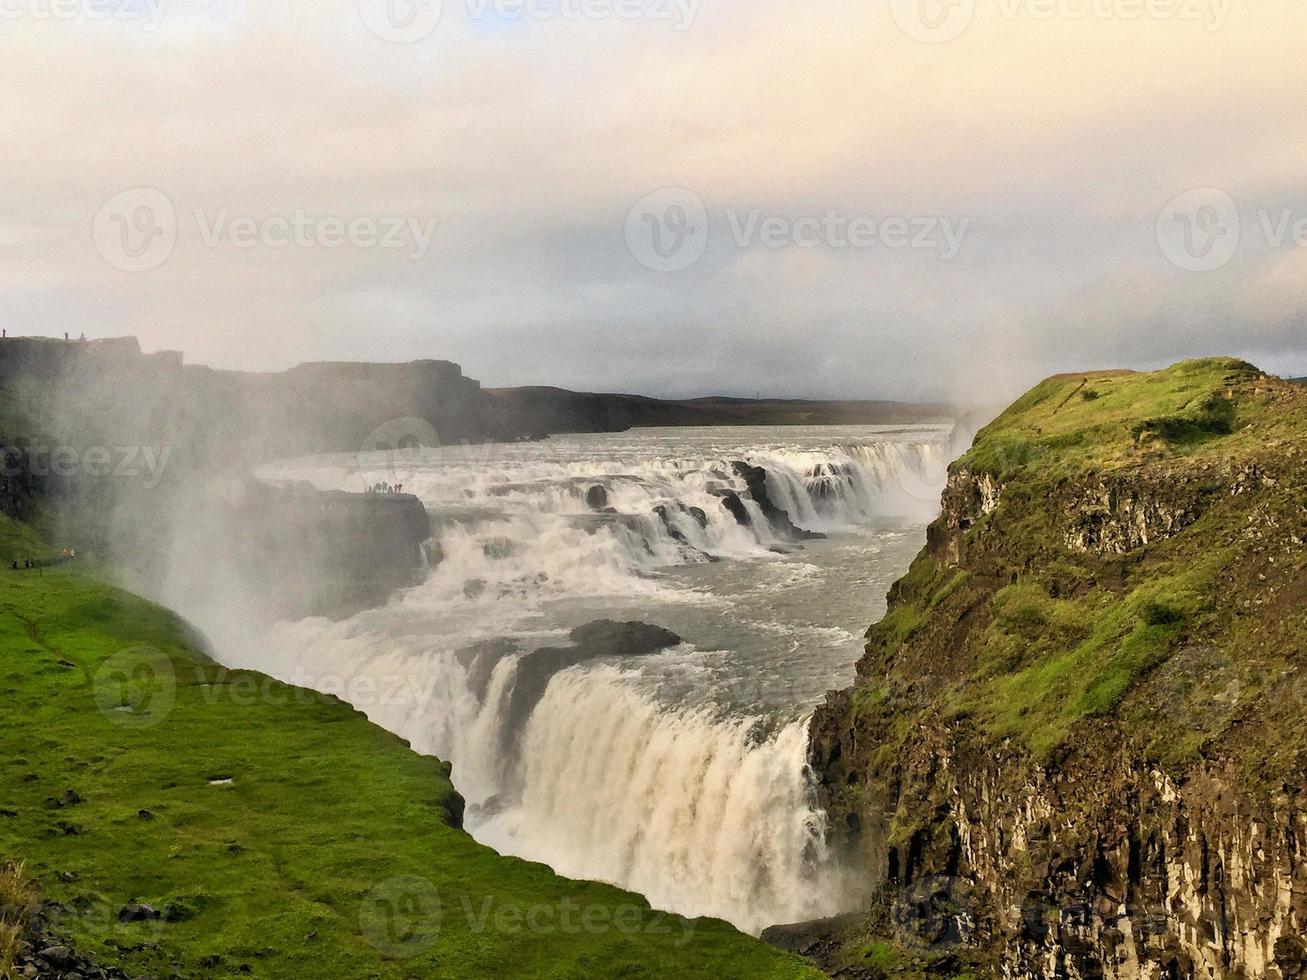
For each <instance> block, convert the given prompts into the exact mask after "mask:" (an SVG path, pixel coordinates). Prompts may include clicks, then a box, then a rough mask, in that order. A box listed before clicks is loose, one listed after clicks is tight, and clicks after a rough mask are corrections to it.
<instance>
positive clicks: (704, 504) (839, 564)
mask: <svg viewBox="0 0 1307 980" xmlns="http://www.w3.org/2000/svg"><path fill="white" fill-rule="evenodd" d="M780 431H782V430H766V432H765V433H763V432H762V431H760V430H738V429H737V430H732V429H711V430H667V431H666V432H657V433H654V432H650V431H646V432H644V433H629V434H624V435H622V436H605V437H577V438H574V439H571V440H561V439H560V440H551V441H550V443H548V444H543V445H540V446H531V447H515V448H514V449H512V450H511V452H509V451H506V452H505V455H504V458H493V459H485V458H483V459H468V458H467V457H466V455H465V454H460V453H459V452H457V451H454V450H443V451H438V452H431V453H429V454H427V455H424V456H423V457H422V458H421V459H419V460H416V461H415V460H408V461H406V465H407V466H409V467H410V469H409V471H408V472H405V473H402V474H398V476H400V477H402V479H401V480H400V481H399V482H404V483H405V484H406V488H407V489H411V490H412V491H413V492H415V493H417V494H418V495H419V496H420V497H421V498H422V499H423V501H424V503H425V504H426V506H427V508H428V511H429V512H430V513H431V514H432V517H433V522H434V523H435V525H436V526H437V528H438V532H437V538H438V541H437V542H436V544H437V547H436V548H435V549H434V551H435V553H436V557H437V560H436V561H435V562H434V563H433V568H432V570H431V573H430V576H429V578H428V579H427V581H426V582H425V583H424V584H423V585H422V586H419V587H418V588H415V589H412V590H410V591H408V592H406V593H404V594H402V595H400V596H398V597H396V598H395V599H394V600H393V601H392V602H391V603H389V604H388V605H386V606H384V607H382V608H379V609H372V610H368V611H366V612H363V613H360V614H359V615H357V616H355V617H354V618H353V619H350V620H347V621H344V622H339V623H333V622H328V621H326V620H306V621H303V622H299V623H283V624H279V626H278V627H277V629H276V630H275V631H274V634H273V636H272V637H271V643H269V644H267V645H262V644H261V645H260V650H261V651H267V650H268V649H269V648H270V649H271V650H272V651H273V652H272V653H271V654H270V655H269V654H267V653H266V652H261V653H260V655H259V656H258V657H257V658H251V659H253V660H255V661H257V662H248V663H243V664H241V665H242V666H250V667H257V668H259V669H262V670H266V671H268V672H270V673H273V674H275V675H277V676H279V677H281V678H282V679H284V680H288V681H290V682H292V683H296V684H300V685H303V686H307V687H314V688H317V689H319V690H326V691H329V692H330V693H335V694H340V695H342V696H343V697H345V698H346V700H349V701H351V702H352V703H354V704H355V705H356V706H357V707H359V708H361V709H362V710H364V711H366V712H367V713H368V715H369V716H370V717H371V718H372V719H373V720H374V721H376V722H377V723H378V724H380V725H383V726H384V727H386V728H388V729H390V730H391V731H394V732H396V733H398V734H400V735H402V736H403V737H405V738H408V739H409V740H410V742H411V743H412V745H413V747H414V748H415V749H416V750H418V751H421V752H427V753H430V754H434V755H438V756H440V757H441V758H444V759H447V760H449V761H450V762H451V763H452V764H453V767H454V768H453V775H454V782H455V785H456V787H457V788H458V790H459V791H460V792H461V793H462V794H463V795H464V797H465V798H466V800H467V802H468V810H467V817H466V823H467V827H468V829H469V830H470V831H471V832H472V833H473V834H474V835H475V836H476V837H477V839H478V840H480V841H482V842H483V843H486V844H489V845H490V846H492V847H495V848H496V849H498V850H500V851H502V852H505V853H511V854H515V855H519V856H522V857H525V858H530V859H533V860H539V861H544V862H546V863H548V864H549V865H550V866H552V867H553V868H554V869H555V870H557V871H558V872H559V873H560V874H563V875H567V876H569V877H574V878H581V879H598V880H604V881H609V882H612V883H614V884H617V885H620V886H622V887H625V888H629V889H631V890H634V891H637V892H640V893H641V894H643V895H644V896H646V897H647V898H648V900H649V901H650V902H651V904H653V905H654V906H655V907H659V908H665V909H668V910H671V911H675V912H678V913H682V914H686V915H712V916H717V917H721V918H725V919H727V920H729V921H731V922H733V923H735V924H736V925H737V926H739V927H740V928H742V929H745V930H749V931H753V932H757V931H760V930H761V929H763V928H765V927H766V926H768V925H772V924H776V923H781V922H793V921H800V920H803V919H810V918H815V917H821V916H826V915H832V914H836V913H838V912H840V911H843V910H845V909H846V908H848V907H849V906H850V904H851V902H854V901H856V900H857V898H858V897H859V895H858V891H859V883H858V882H856V881H855V880H853V879H851V878H849V877H847V876H846V875H845V874H844V873H843V871H842V869H841V868H840V867H839V866H838V863H837V862H836V861H835V860H834V857H833V856H832V855H831V854H830V853H829V852H828V850H827V847H826V843H825V837H826V833H825V832H826V827H825V815H824V814H823V812H822V811H821V809H820V807H819V805H818V802H817V799H816V795H815V792H814V786H813V781H812V777H811V773H810V772H809V770H808V768H807V733H806V728H807V725H806V721H807V718H808V716H809V715H810V713H811V709H812V707H813V705H815V703H816V702H817V701H818V700H819V699H820V697H821V696H822V694H823V693H824V691H826V690H828V689H830V688H834V687H840V686H844V685H845V684H847V683H848V682H849V680H850V679H851V668H852V664H853V662H854V661H855V660H856V659H857V657H858V655H859V653H860V641H859V633H860V632H861V629H862V628H864V627H865V624H866V622H867V620H868V616H869V613H868V610H869V609H871V608H873V607H874V606H875V605H876V604H877V603H879V602H881V601H882V599H883V595H884V592H885V591H886V589H887V588H888V586H889V584H890V582H891V581H892V580H893V578H895V577H897V576H898V575H899V574H901V573H902V572H903V571H904V570H905V568H906V565H907V562H908V560H910V556H911V554H912V553H913V552H915V550H916V548H917V546H918V544H919V540H920V539H919V534H920V526H921V524H922V523H923V522H924V521H925V520H926V519H928V518H929V517H930V516H931V512H932V511H933V509H934V508H935V507H936V506H937V501H938V494H939V487H940V484H941V483H942V481H943V476H944V462H945V460H947V459H948V458H949V456H950V453H951V452H952V450H950V448H949V447H948V445H947V431H946V430H931V429H919V430H909V431H906V432H905V431H895V432H882V431H879V430H876V429H865V428H864V429H852V428H850V429H847V430H845V429H843V428H841V429H839V430H828V429H820V428H812V429H805V430H784V431H783V438H775V437H776V434H777V433H778V432H780ZM764 434H765V435H770V436H772V437H773V441H772V442H771V443H770V444H762V445H759V444H758V442H757V441H756V440H759V437H760V435H764ZM832 436H835V437H836V438H837V439H838V441H831V440H832ZM737 460H740V461H745V462H747V463H748V464H750V465H752V466H761V467H763V468H764V469H765V470H766V474H767V477H766V480H767V495H768V496H769V497H770V498H771V504H772V505H774V506H777V507H780V508H781V509H783V510H785V511H786V512H787V513H788V514H789V515H790V518H791V519H792V520H793V521H794V523H795V524H797V525H798V526H799V527H801V528H804V529H806V530H810V531H823V532H828V533H830V539H829V540H824V541H816V542H811V543H805V544H803V545H795V544H793V542H792V541H789V540H786V539H785V538H784V536H783V535H780V534H778V533H777V532H776V531H775V529H774V528H772V527H771V526H770V525H769V523H768V521H767V519H766V517H765V516H764V513H763V511H762V509H761V508H760V507H759V504H758V503H757V502H756V501H754V500H748V499H743V500H741V501H740V502H741V503H742V504H744V505H745V511H746V513H747V520H746V521H744V522H741V521H740V520H739V519H737V517H736V516H733V514H732V512H731V510H730V509H729V508H728V507H727V506H725V505H724V498H725V497H726V495H729V494H742V493H743V486H742V485H741V483H740V481H739V480H738V479H737V477H736V474H735V473H734V472H733V464H734V462H735V461H737ZM378 465H379V467H380V468H378V469H369V468H366V467H365V468H363V469H362V470H360V469H357V468H355V467H351V466H349V465H346V463H344V462H342V461H336V460H331V459H326V460H314V461H306V462H297V463H289V464H285V465H284V466H282V467H279V469H278V471H277V472H276V473H275V474H274V475H276V476H283V477H284V476H293V477H296V478H307V479H312V480H314V481H315V482H317V483H318V484H319V485H322V486H330V487H343V488H345V489H357V488H359V487H361V486H365V485H367V484H368V483H370V482H375V481H376V480H378V479H386V478H388V477H389V478H391V482H395V481H394V477H395V476H396V475H397V474H395V473H394V471H393V466H394V461H393V460H386V461H378ZM596 486H598V487H602V488H603V494H602V502H603V504H604V506H603V507H602V508H598V509H596V507H595V506H594V504H595V503H596V502H599V498H600V495H599V494H597V493H595V492H593V490H592V488H594V487H596ZM587 498H589V499H588V500H587ZM778 552H780V553H778ZM600 618H612V619H640V620H643V621H645V622H648V623H653V624H657V625H659V626H663V627H668V628H670V629H672V630H674V631H675V632H676V633H678V634H680V635H681V636H682V637H685V638H686V639H687V642H686V643H684V644H682V645H680V646H677V647H675V648H674V649H668V650H664V651H662V652H660V653H655V654H652V655H647V656H640V657H630V656H623V653H625V652H626V651H623V650H613V651H611V653H612V655H611V656H603V657H600V658H598V659H596V660H593V661H590V662H586V663H581V664H579V665H577V666H572V667H568V668H566V669H562V670H560V671H559V672H557V673H555V674H553V675H552V676H551V677H548V678H547V679H546V682H545V686H544V689H543V694H542V695H540V698H539V700H538V702H536V703H535V704H534V706H533V707H531V706H528V707H529V714H527V715H526V716H525V717H524V718H517V719H516V720H515V719H514V717H513V712H512V710H511V706H512V704H513V700H514V690H515V685H516V683H517V680H518V676H519V670H520V669H522V665H523V663H525V662H526V661H527V660H528V659H529V658H530V657H531V656H532V655H533V651H536V650H540V649H542V648H559V647H566V645H567V643H568V640H567V634H568V631H569V630H570V629H572V628H573V627H575V626H578V625H581V624H582V623H584V622H586V621H589V620H593V619H600ZM228 659H229V660H240V659H241V658H240V657H239V656H236V657H229V658H228ZM269 660H271V662H269ZM364 681H366V682H367V683H366V684H365V683H363V682H364ZM365 691H366V692H367V693H363V692H365ZM383 692H384V694H383Z"/></svg>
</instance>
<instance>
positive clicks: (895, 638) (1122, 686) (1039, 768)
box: [771, 359, 1307, 980]
mask: <svg viewBox="0 0 1307 980" xmlns="http://www.w3.org/2000/svg"><path fill="white" fill-rule="evenodd" d="M1304 463H1307V389H1305V388H1303V387H1302V386H1301V385H1296V384H1290V383H1288V382H1285V381H1281V380H1279V379H1276V378H1271V377H1267V376H1266V375H1263V374H1262V373H1261V372H1259V371H1257V369H1255V368H1253V367H1252V366H1251V365H1248V364H1246V363H1244V362H1241V361H1237V360H1232V359H1209V360H1201V361H1188V362H1184V363H1181V364H1178V365H1176V366H1174V367H1172V368H1170V369H1168V370H1165V371H1158V372H1153V373H1150V374H1144V373H1139V374H1135V373H1124V372H1121V373H1116V372H1114V373H1103V374H1091V375H1068V376H1062V377H1059V378H1053V379H1050V380H1048V381H1045V382H1044V383H1042V384H1040V385H1038V386H1037V387H1036V388H1034V389H1033V390H1032V391H1031V392H1029V393H1027V394H1026V395H1024V396H1023V397H1022V398H1020V399H1018V401H1017V402H1016V403H1014V404H1013V405H1012V407H1011V408H1009V409H1008V410H1007V411H1006V412H1004V413H1003V414H1002V415H1001V416H1000V417H999V418H998V419H997V420H995V421H994V422H993V423H992V424H991V425H990V426H988V427H986V428H985V429H983V430H982V431H981V432H980V433H979V434H978V436H977V438H976V441H975V445H974V446H973V448H972V449H971V450H970V451H969V452H968V453H966V454H965V455H964V456H963V457H962V458H961V459H959V460H958V461H957V462H955V463H954V464H953V466H952V468H951V471H950V472H951V479H950V481H949V486H948V489H947V490H946V491H945V493H944V498H943V512H942V514H941V516H940V517H939V519H938V520H937V521H936V522H935V523H934V524H933V525H932V526H931V528H930V530H929V533H928V541H927V546H926V547H925V548H924V549H923V551H922V552H921V553H920V554H919V555H918V556H917V558H916V560H915V561H914V562H913V564H912V567H911V569H910V570H909V572H908V574H907V575H906V576H904V577H903V578H902V579H901V580H900V581H899V582H897V583H895V585H894V587H893V588H892V590H891V592H890V597H889V608H888V612H887V613H886V615H885V617H884V619H882V620H881V621H880V622H879V623H877V624H875V625H874V626H872V627H871V629H870V630H869V631H868V634H867V647H866V654H865V656H864V657H863V658H862V660H861V661H860V663H859V665H858V672H857V675H858V680H857V683H856V685H855V686H854V687H853V688H850V689H849V690H846V691H840V692H833V693H832V694H831V695H829V696H828V698H827V701H826V703H825V704H824V705H823V706H821V707H820V708H819V709H818V711H817V712H816V714H815V716H814V718H813V721H812V726H811V764H812V767H813V769H814V771H815V772H816V773H817V774H818V778H819V780H820V784H821V789H820V792H821V795H822V798H823V801H824V803H825V804H826V808H827V814H828V817H829V826H830V827H831V828H832V836H833V838H834V842H835V843H837V844H838V845H841V846H842V847H843V848H844V849H846V851H847V853H849V854H850V855H851V856H852V859H853V860H854V861H856V862H858V863H859V864H861V866H862V867H863V868H865V870H866V872H867V874H868V876H869V877H870V878H871V879H873V881H874V882H875V883H876V884H877V886H878V887H879V889H880V891H879V898H878V899H877V901H876V902H875V903H874V911H868V912H864V913H861V914H857V915H854V916H852V917H850V918H847V919H844V920H840V921H837V922H831V923H813V924H808V925H806V926H804V927H803V928H799V929H792V930H778V931H776V932H775V933H772V934H771V937H772V938H774V939H775V940H776V941H777V942H778V943H780V944H783V945H788V946H789V947H790V948H798V947H799V946H800V945H801V946H802V947H804V948H806V949H807V950H809V951H811V952H812V953H813V955H815V956H816V957H817V958H818V959H819V960H820V961H821V962H822V963H823V964H824V965H826V966H828V967H830V968H832V969H836V968H839V969H847V968H849V967H850V965H851V964H857V963H859V962H861V961H860V960H859V959H858V957H861V956H863V955H865V951H866V950H869V949H879V950H881V952H882V953H885V951H886V950H890V951H893V952H894V955H896V956H899V957H901V962H902V963H904V964H909V963H913V964H917V966H920V967H921V968H922V969H924V970H925V972H927V973H929V972H931V971H930V969H928V967H931V965H932V964H934V965H935V966H940V968H941V969H942V968H943V965H944V964H946V963H947V962H952V963H953V964H954V966H955V967H956V968H957V969H962V968H963V967H964V966H966V965H968V964H969V965H970V968H971V969H972V970H973V972H974V973H975V974H976V975H994V976H1004V977H1010V978H1014V980H1034V978H1042V977H1049V976H1066V977H1090V976H1095V977H1103V978H1105V980H1137V978H1145V977H1148V978H1151V977H1157V976H1165V977H1173V978H1177V980H1198V978H1203V980H1206V978H1209V977H1212V976H1231V977H1234V976H1238V977H1247V978H1253V977H1258V978H1267V980H1296V978H1300V977H1302V976H1304V975H1307V972H1305V970H1307V946H1305V945H1304V942H1303V938H1302V937H1303V936H1304V934H1307V851H1304V849H1303V847H1302V841H1303V840H1304V839H1307V783H1305V782H1304V777H1303V773H1304V772H1307V716H1304V713H1303V710H1302V706H1303V691H1304V688H1307V684H1305V683H1304V681H1303V677H1304V676H1305V675H1307V548H1305V547H1304V542H1307V466H1305V465H1304ZM886 955H887V954H886ZM883 958H884V957H883V956H882V959H883ZM950 958H951V959H950ZM878 962H879V961H878ZM873 975H877V974H873ZM890 975H894V974H892V973H891V974H890ZM914 975H915V974H914Z"/></svg>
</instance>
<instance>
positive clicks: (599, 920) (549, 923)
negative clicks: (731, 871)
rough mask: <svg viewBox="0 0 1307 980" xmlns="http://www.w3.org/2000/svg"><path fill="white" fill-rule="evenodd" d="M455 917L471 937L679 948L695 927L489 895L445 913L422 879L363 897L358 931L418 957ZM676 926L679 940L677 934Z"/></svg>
mask: <svg viewBox="0 0 1307 980" xmlns="http://www.w3.org/2000/svg"><path fill="white" fill-rule="evenodd" d="M455 913H457V921H458V925H459V927H460V931H463V930H466V931H467V932H470V933H473V934H482V933H497V934H499V935H504V936H520V935H536V936H544V935H565V936H578V935H583V934H585V935H592V936H599V935H609V934H614V933H616V934H618V935H623V936H639V935H646V936H667V937H675V939H674V942H675V944H676V945H678V946H685V945H686V944H687V943H689V942H690V940H691V939H693V938H694V931H695V928H696V923H695V922H694V920H690V919H679V920H678V919H677V918H676V917H674V916H671V915H668V914H667V913H664V912H658V911H653V910H650V909H647V908H642V907H641V906H639V905H635V904H627V905H616V906H613V905H600V904H583V903H581V902H577V901H574V900H573V899H571V898H568V897H563V898H562V899H560V900H558V901H557V902H537V903H535V904H532V905H519V904H517V903H514V902H503V901H501V900H499V899H498V898H497V897H495V896H493V895H490V896H486V897H485V898H482V899H480V900H479V901H474V900H473V899H472V897H471V896H469V895H460V896H459V898H458V903H457V907H454V906H452V905H451V907H450V908H449V909H448V910H443V909H442V907H441V903H440V894H439V892H438V891H437V890H436V887H435V885H433V884H432V883H431V882H430V881H428V880H427V879H426V878H422V877H419V876H417V875H404V876H402V877H397V878H391V879H390V880H389V881H386V882H384V883H382V884H381V885H379V886H378V887H376V888H374V889H372V891H370V892H368V894H367V895H365V896H364V898H363V902H362V904H361V906H360V907H359V927H360V929H361V930H362V932H363V937H364V939H366V940H367V942H368V943H370V944H371V945H372V946H373V947H374V948H376V949H378V950H380V951H381V952H383V953H385V954H386V955H388V956H393V957H397V958H399V957H403V958H411V957H415V956H420V955H421V954H422V953H424V952H426V951H427V950H429V949H430V948H431V947H432V946H433V945H435V942H436V940H437V939H438V938H439V936H440V929H441V925H442V919H443V921H445V922H449V923H450V924H451V925H452V924H453V923H454V922H455V919H454V918H451V916H453V915H454V914H455ZM678 925H679V932H680V935H679V936H678V935H677V932H678V929H677V926H678Z"/></svg>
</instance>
